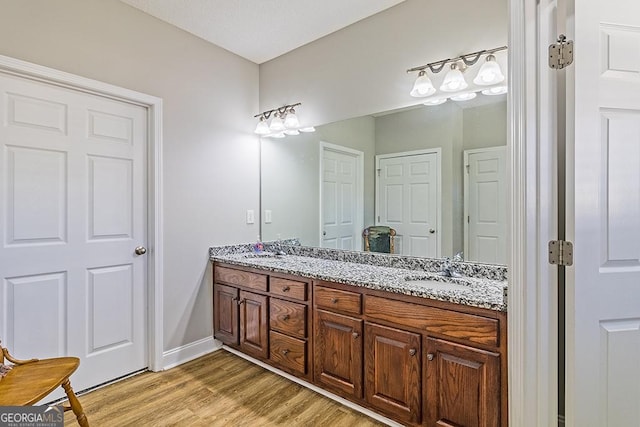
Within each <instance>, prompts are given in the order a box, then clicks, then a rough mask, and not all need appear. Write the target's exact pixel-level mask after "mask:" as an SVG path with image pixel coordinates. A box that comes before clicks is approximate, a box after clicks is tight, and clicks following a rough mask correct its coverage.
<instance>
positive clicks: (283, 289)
mask: <svg viewBox="0 0 640 427" xmlns="http://www.w3.org/2000/svg"><path fill="white" fill-rule="evenodd" d="M289 290H291V288H290V287H289V286H285V287H284V288H282V292H289Z"/></svg>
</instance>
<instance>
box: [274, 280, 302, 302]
mask: <svg viewBox="0 0 640 427" xmlns="http://www.w3.org/2000/svg"><path fill="white" fill-rule="evenodd" d="M271 293H272V294H274V295H282V296H283V297H289V298H293V299H297V300H299V301H306V300H307V284H306V283H304V282H297V281H295V280H287V279H280V278H279V277H272V278H271Z"/></svg>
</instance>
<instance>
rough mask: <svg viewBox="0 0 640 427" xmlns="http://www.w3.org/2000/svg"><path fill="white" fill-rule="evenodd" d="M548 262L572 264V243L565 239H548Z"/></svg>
mask: <svg viewBox="0 0 640 427" xmlns="http://www.w3.org/2000/svg"><path fill="white" fill-rule="evenodd" d="M549 264H554V265H565V266H568V265H573V243H571V242H567V241H565V240H552V241H550V242H549Z"/></svg>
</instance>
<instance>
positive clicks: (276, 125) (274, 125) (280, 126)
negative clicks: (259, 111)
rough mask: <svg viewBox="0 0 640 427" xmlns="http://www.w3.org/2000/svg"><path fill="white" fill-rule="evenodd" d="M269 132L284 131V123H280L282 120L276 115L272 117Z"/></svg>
mask: <svg viewBox="0 0 640 427" xmlns="http://www.w3.org/2000/svg"><path fill="white" fill-rule="evenodd" d="M269 130H271V131H272V132H279V131H281V130H284V123H283V122H282V119H281V118H280V115H279V114H278V113H276V114H275V116H273V119H271V124H270V125H269Z"/></svg>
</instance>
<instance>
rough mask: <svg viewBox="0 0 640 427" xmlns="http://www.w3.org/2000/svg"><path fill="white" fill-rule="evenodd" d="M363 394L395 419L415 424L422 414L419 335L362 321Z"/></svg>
mask: <svg viewBox="0 0 640 427" xmlns="http://www.w3.org/2000/svg"><path fill="white" fill-rule="evenodd" d="M364 336H365V353H364V360H365V362H364V363H365V384H364V390H365V397H366V400H367V402H368V403H369V404H370V405H371V406H373V407H375V408H377V409H379V410H380V411H382V412H384V413H386V414H388V415H390V416H391V417H393V418H396V419H398V420H401V421H404V422H407V423H412V424H419V423H420V420H421V413H422V410H421V409H422V370H421V365H422V363H421V360H422V359H421V357H422V356H421V354H422V353H421V339H420V335H419V334H414V333H412V332H407V331H403V330H401V329H396V328H389V327H386V326H380V325H376V324H373V323H365V327H364Z"/></svg>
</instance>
